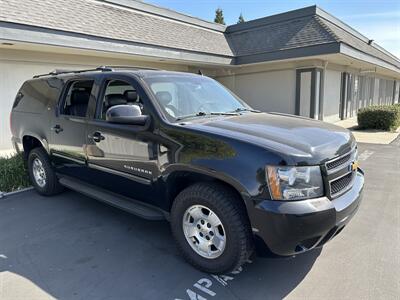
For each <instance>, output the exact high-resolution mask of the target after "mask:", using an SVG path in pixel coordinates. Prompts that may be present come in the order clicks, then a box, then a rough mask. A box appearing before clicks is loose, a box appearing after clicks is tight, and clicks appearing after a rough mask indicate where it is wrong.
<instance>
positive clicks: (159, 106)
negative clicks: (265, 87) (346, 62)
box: [10, 67, 364, 273]
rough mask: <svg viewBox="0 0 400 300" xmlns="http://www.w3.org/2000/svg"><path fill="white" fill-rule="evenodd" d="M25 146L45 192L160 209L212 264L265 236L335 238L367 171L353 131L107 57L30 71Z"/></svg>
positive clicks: (288, 251) (233, 257)
mask: <svg viewBox="0 0 400 300" xmlns="http://www.w3.org/2000/svg"><path fill="white" fill-rule="evenodd" d="M10 118H11V119H10V122H11V130H12V135H13V144H14V145H15V148H16V149H17V150H18V151H19V152H24V155H25V158H26V161H27V164H28V167H29V174H30V178H31V181H32V184H33V186H34V187H35V189H36V190H37V191H38V192H39V193H40V194H42V195H46V196H50V195H54V194H57V193H59V192H61V191H62V190H63V188H64V187H67V188H69V189H72V190H76V191H78V192H81V193H83V194H86V195H88V196H91V197H93V198H96V199H98V200H101V201H104V202H106V203H109V204H111V205H113V206H116V207H119V208H122V209H125V210H127V211H129V212H131V213H133V214H136V215H138V216H140V217H144V218H147V219H151V220H158V219H164V218H165V219H167V220H169V221H170V223H171V229H172V235H173V236H174V238H175V240H176V242H177V245H178V247H179V248H180V250H181V252H182V254H183V256H184V257H185V258H186V259H187V261H189V262H190V263H191V264H192V265H194V266H195V267H197V268H199V269H200V270H203V271H206V272H210V273H225V272H229V271H232V270H234V269H235V268H237V267H238V266H240V265H241V264H243V263H244V262H245V261H246V260H247V259H248V257H249V256H250V255H251V254H252V252H253V250H254V247H255V246H257V247H259V248H260V249H268V250H270V251H272V252H273V253H275V254H278V255H295V254H299V253H303V252H305V251H308V250H310V249H314V248H316V247H321V246H323V245H324V244H325V243H326V242H327V241H329V240H330V239H332V238H333V237H334V236H335V235H337V234H338V233H339V232H340V231H341V230H342V229H343V228H344V227H345V226H346V225H347V224H348V222H349V221H350V219H351V218H352V216H353V215H354V214H355V213H356V211H357V208H358V207H359V204H360V201H361V197H362V190H363V185H364V176H363V172H362V171H361V169H360V168H359V167H358V164H357V145H356V142H355V140H354V138H353V136H352V134H351V133H350V132H349V131H348V130H346V129H343V128H340V127H337V126H334V125H331V124H326V123H323V122H320V121H316V120H312V119H307V118H302V117H296V116H290V115H282V114H277V113H263V112H260V111H257V110H254V109H252V108H251V107H249V106H248V105H247V104H246V103H245V102H243V101H242V100H241V99H239V98H238V97H237V96H235V95H234V94H232V93H231V92H230V91H229V90H227V89H226V88H224V87H223V86H222V85H220V84H219V83H217V82H216V81H214V80H213V79H211V78H208V77H205V76H200V75H194V74H187V73H178V72H168V71H161V70H148V69H135V68H112V67H99V68H97V69H94V70H82V71H55V72H53V73H50V74H45V75H39V76H36V77H35V78H33V79H31V80H28V81H26V82H25V83H24V84H23V85H22V87H21V89H20V90H19V92H18V94H17V96H16V99H15V102H14V106H13V108H12V112H11V117H10Z"/></svg>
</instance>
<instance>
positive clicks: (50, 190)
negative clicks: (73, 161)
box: [28, 148, 63, 196]
mask: <svg viewBox="0 0 400 300" xmlns="http://www.w3.org/2000/svg"><path fill="white" fill-rule="evenodd" d="M28 171H29V177H30V180H31V182H32V185H33V187H34V188H35V190H36V191H37V192H38V193H39V194H41V195H44V196H52V195H56V194H58V193H60V192H62V191H63V187H62V186H61V185H60V183H59V182H58V178H57V176H56V173H55V172H54V169H53V167H52V165H51V162H50V159H49V156H48V155H47V152H46V151H45V150H44V149H43V148H35V149H33V150H32V151H31V152H29V156H28ZM35 172H36V175H35ZM37 172H39V175H37V174H38V173H37ZM38 176H39V177H38ZM41 179H44V181H43V180H41Z"/></svg>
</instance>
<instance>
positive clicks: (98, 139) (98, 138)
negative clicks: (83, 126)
mask: <svg viewBox="0 0 400 300" xmlns="http://www.w3.org/2000/svg"><path fill="white" fill-rule="evenodd" d="M92 139H93V141H95V142H96V143H99V142H101V141H103V140H104V139H105V137H104V135H102V134H101V132H99V131H96V132H95V133H93V135H92Z"/></svg>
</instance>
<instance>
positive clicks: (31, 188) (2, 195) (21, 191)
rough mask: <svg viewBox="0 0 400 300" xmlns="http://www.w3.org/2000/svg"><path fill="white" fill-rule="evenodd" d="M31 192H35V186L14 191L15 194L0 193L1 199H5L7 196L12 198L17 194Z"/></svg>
mask: <svg viewBox="0 0 400 300" xmlns="http://www.w3.org/2000/svg"><path fill="white" fill-rule="evenodd" d="M30 190H33V186H30V187H27V188H23V189H20V190H18V191H14V192H9V193H5V192H0V199H2V198H5V197H7V196H12V195H15V194H19V193H23V192H27V191H30Z"/></svg>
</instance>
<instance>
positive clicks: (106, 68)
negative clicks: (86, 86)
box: [33, 66, 159, 78]
mask: <svg viewBox="0 0 400 300" xmlns="http://www.w3.org/2000/svg"><path fill="white" fill-rule="evenodd" d="M115 69H134V70H159V69H155V68H147V67H139V66H100V67H97V68H94V69H84V70H63V69H55V70H54V71H52V72H50V73H46V74H40V75H35V76H33V78H39V77H44V76H56V75H61V74H78V73H84V72H95V71H101V72H112V71H115Z"/></svg>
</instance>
